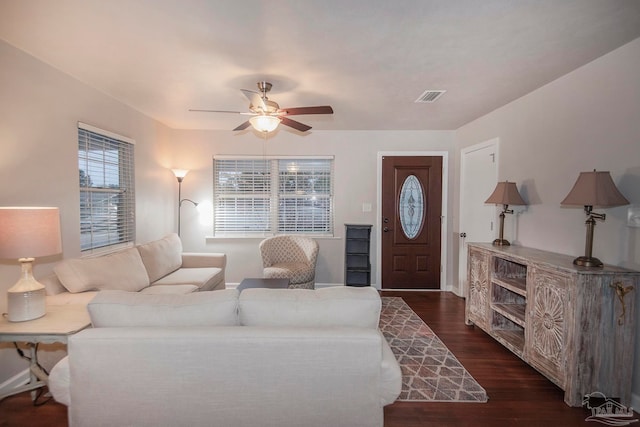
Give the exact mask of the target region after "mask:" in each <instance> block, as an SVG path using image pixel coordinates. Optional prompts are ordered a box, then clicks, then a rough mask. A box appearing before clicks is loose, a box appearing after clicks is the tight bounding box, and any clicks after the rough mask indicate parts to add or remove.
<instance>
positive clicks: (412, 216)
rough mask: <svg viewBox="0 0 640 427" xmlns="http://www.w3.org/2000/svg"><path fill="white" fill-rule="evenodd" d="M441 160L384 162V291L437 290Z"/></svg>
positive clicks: (393, 158)
mask: <svg viewBox="0 0 640 427" xmlns="http://www.w3.org/2000/svg"><path fill="white" fill-rule="evenodd" d="M441 215H442V157H437V156H384V157H382V242H381V243H382V244H381V247H382V254H381V255H382V261H381V266H382V274H381V277H382V289H440V239H441Z"/></svg>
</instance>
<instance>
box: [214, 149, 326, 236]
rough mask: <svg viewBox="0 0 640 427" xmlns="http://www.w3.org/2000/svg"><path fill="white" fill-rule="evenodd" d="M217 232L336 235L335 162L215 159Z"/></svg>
mask: <svg viewBox="0 0 640 427" xmlns="http://www.w3.org/2000/svg"><path fill="white" fill-rule="evenodd" d="M213 187H214V234H215V235H226V234H231V235H238V234H246V235H252V234H276V233H297V234H324V235H330V234H332V233H333V159H329V158H304V159H294V158H260V159H257V158H253V159H252V158H245V159H242V158H235V159H231V158H216V159H214V185H213Z"/></svg>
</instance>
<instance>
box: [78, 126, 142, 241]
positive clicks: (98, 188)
mask: <svg viewBox="0 0 640 427" xmlns="http://www.w3.org/2000/svg"><path fill="white" fill-rule="evenodd" d="M133 152H134V142H133V141H132V140H130V139H128V138H125V137H122V136H119V135H115V134H112V133H110V132H107V131H103V130H101V129H97V128H94V127H93V126H89V125H85V124H84V123H78V168H79V175H80V249H81V251H83V252H87V251H89V252H92V251H95V250H100V251H105V250H110V249H115V248H116V247H119V246H122V245H127V244H131V243H133V242H134V240H135V191H134V171H133V166H134V157H133Z"/></svg>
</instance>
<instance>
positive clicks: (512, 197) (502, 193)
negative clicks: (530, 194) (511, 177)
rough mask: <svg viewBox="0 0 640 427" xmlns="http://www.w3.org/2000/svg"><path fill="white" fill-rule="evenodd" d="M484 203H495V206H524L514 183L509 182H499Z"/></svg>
mask: <svg viewBox="0 0 640 427" xmlns="http://www.w3.org/2000/svg"><path fill="white" fill-rule="evenodd" d="M485 203H495V204H496V205H526V203H525V201H524V200H522V197H521V196H520V193H519V192H518V188H517V187H516V183H515V182H509V181H504V182H499V183H498V184H497V185H496V189H495V190H493V193H491V195H490V196H489V198H488V199H487V200H486V201H485Z"/></svg>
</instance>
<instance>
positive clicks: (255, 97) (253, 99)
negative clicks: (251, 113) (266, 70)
mask: <svg viewBox="0 0 640 427" xmlns="http://www.w3.org/2000/svg"><path fill="white" fill-rule="evenodd" d="M240 91H241V92H242V94H243V95H244V96H245V97H246V98H247V99H248V100H249V102H250V103H251V105H252V106H253V107H256V108H262V111H267V106H266V104H265V103H264V100H263V99H262V94H261V93H260V92H254V91H252V90H247V89H240Z"/></svg>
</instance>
